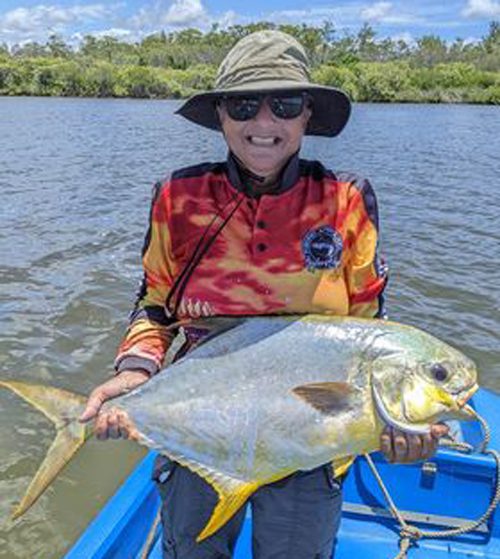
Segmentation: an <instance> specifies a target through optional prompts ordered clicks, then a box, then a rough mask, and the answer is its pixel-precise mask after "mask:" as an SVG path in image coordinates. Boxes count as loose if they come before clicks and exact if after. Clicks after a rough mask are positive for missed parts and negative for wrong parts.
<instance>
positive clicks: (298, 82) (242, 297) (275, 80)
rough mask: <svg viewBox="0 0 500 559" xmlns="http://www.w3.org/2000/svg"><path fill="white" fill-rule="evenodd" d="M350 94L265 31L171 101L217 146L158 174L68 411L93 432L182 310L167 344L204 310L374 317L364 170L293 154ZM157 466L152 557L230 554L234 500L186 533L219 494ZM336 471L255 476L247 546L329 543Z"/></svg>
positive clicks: (332, 125)
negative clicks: (88, 385) (159, 548)
mask: <svg viewBox="0 0 500 559" xmlns="http://www.w3.org/2000/svg"><path fill="white" fill-rule="evenodd" d="M350 111H351V104H350V101H349V99H348V97H347V95H346V94H345V93H344V92H343V91H341V90H339V89H336V88H332V87H324V86H320V85H317V84H314V83H311V81H310V79H309V67H308V62H307V57H306V54H305V51H304V49H303V47H302V46H301V45H300V44H299V43H298V42H297V41H296V40H295V39H294V38H292V37H291V36H289V35H287V34H284V33H281V32H279V31H274V30H272V31H260V32H256V33H253V34H251V35H249V36H247V37H245V38H243V39H241V40H240V41H239V42H238V43H237V44H236V45H235V46H234V47H233V49H232V50H231V51H230V52H229V54H228V55H227V56H226V58H225V59H224V61H223V62H222V64H221V65H220V68H219V72H218V76H217V82H216V88H215V89H214V90H213V91H210V92H206V93H201V94H198V95H195V96H194V97H192V98H191V99H189V100H188V101H186V102H185V103H184V104H183V105H182V106H181V108H180V109H179V110H178V113H179V114H180V115H181V116H183V117H185V118H187V119H189V120H190V121H192V122H194V123H196V124H198V125H201V126H204V127H207V128H209V129H212V130H217V131H219V130H220V131H222V134H223V136H224V139H225V141H226V143H227V145H228V148H229V153H228V157H227V160H226V161H224V162H218V163H202V164H198V165H195V166H192V167H189V168H184V169H181V170H178V171H175V172H174V173H172V175H171V176H170V177H169V179H168V180H166V181H165V182H164V183H162V184H159V185H157V187H156V188H155V192H154V196H153V204H152V209H151V216H150V225H149V230H148V232H147V235H146V240H145V243H144V249H143V264H144V281H143V284H142V288H141V291H140V294H139V297H138V301H137V304H136V307H135V310H134V311H133V314H132V317H131V321H130V325H129V328H128V331H127V333H126V335H125V337H124V340H123V342H122V344H121V346H120V349H119V352H118V356H117V359H116V363H115V365H116V370H117V373H118V374H117V375H116V376H115V377H114V378H112V379H111V380H109V381H107V382H105V383H104V384H102V385H101V386H99V387H97V388H96V389H95V390H94V391H93V392H92V394H91V395H90V398H89V400H88V404H87V408H86V410H85V412H84V414H83V415H82V418H81V419H82V421H88V420H89V419H92V418H95V432H96V434H97V437H98V438H100V439H106V438H108V437H111V438H117V437H121V436H123V437H127V436H128V435H129V431H130V425H129V424H128V421H127V418H126V417H124V415H123V414H120V413H119V412H116V411H114V410H109V411H106V412H102V413H99V410H100V407H101V405H102V404H103V403H104V402H105V401H106V400H108V399H110V398H113V397H115V396H117V395H119V394H122V393H124V392H126V391H128V390H130V389H132V388H135V387H136V386H138V385H140V384H141V383H143V382H147V380H148V379H149V378H150V376H151V375H154V374H155V373H156V372H158V371H159V370H160V368H161V367H162V364H163V360H164V357H165V354H166V352H167V350H168V348H169V347H170V346H171V344H172V341H173V339H174V338H175V335H176V333H177V331H178V327H179V324H182V327H183V330H184V334H185V342H184V344H183V346H182V347H181V349H180V350H179V352H178V354H177V355H183V354H185V353H186V352H187V351H189V348H190V347H192V346H193V345H195V344H196V343H198V342H199V341H200V339H203V337H204V336H206V335H207V334H208V333H209V332H210V326H209V324H210V321H209V320H208V321H207V320H204V321H200V320H199V319H200V318H206V317H211V316H227V315H229V316H239V315H262V314H283V313H284V314H304V313H324V314H332V315H354V316H362V317H371V318H374V317H378V318H382V317H383V313H384V310H383V291H384V287H385V285H386V281H387V271H386V269H385V267H384V266H383V265H381V263H380V261H379V259H378V256H377V243H378V232H377V231H378V214H377V202H376V198H375V195H374V192H373V189H372V187H371V185H370V183H369V181H368V180H366V179H363V178H361V177H358V176H356V175H354V174H346V173H333V172H332V171H330V170H328V169H326V168H325V167H324V166H323V165H322V164H321V163H319V162H317V161H306V160H303V159H300V158H299V150H300V147H301V142H302V139H303V136H304V135H311V136H325V137H334V136H336V135H338V134H339V133H340V132H341V130H342V129H343V128H344V126H345V124H346V123H347V121H348V118H349V115H350ZM445 432H446V428H445V427H442V426H433V431H432V435H429V436H407V435H405V434H403V433H394V432H392V431H390V430H386V431H385V432H384V434H383V435H382V439H381V448H382V450H383V451H384V452H385V454H386V456H387V457H388V459H389V460H392V461H399V462H408V461H414V460H418V459H424V458H426V457H428V456H430V455H432V454H433V452H434V451H435V449H436V443H437V440H438V438H439V436H440V435H442V434H444V433H445ZM165 462H166V463H165V464H163V465H160V466H159V468H158V469H157V472H156V478H157V480H158V483H159V486H160V490H161V494H162V497H163V500H164V505H163V509H162V522H163V531H164V532H163V536H164V537H163V550H164V557H165V558H170V559H171V558H174V557H175V558H178V559H216V558H228V557H231V555H232V551H233V549H234V546H235V542H236V539H237V536H238V533H239V530H240V528H241V525H242V521H243V517H244V514H245V512H244V509H243V510H241V511H240V512H239V513H237V514H236V515H235V516H234V517H233V518H232V519H231V520H230V521H229V522H228V523H227V524H226V525H225V526H224V527H223V528H221V529H220V530H219V531H218V532H217V533H215V534H214V535H213V536H211V537H209V538H208V539H206V540H204V541H203V542H201V543H196V541H195V538H196V536H197V535H198V533H199V532H200V531H201V530H202V528H203V527H204V526H205V524H206V522H207V520H208V518H209V517H210V515H211V512H212V510H213V508H214V506H215V503H216V501H217V495H216V494H215V491H214V490H213V489H212V488H211V487H210V486H209V485H208V484H206V483H205V482H204V481H203V480H202V479H201V478H199V477H198V476H196V475H195V474H193V473H192V472H190V471H189V470H187V469H185V468H183V467H181V466H180V465H178V464H172V463H170V462H168V461H165ZM341 485H342V480H341V479H338V478H337V477H335V474H334V472H333V469H332V465H331V464H326V465H324V466H321V467H319V468H316V469H315V470H312V471H309V472H297V473H296V474H294V475H292V476H290V477H288V478H286V479H284V480H281V481H279V482H276V483H274V484H270V485H268V486H265V487H262V488H261V489H259V490H258V491H257V492H256V493H255V494H254V495H253V496H252V497H251V499H250V501H251V504H252V522H253V543H252V546H253V557H254V558H255V559H267V558H275V559H276V558H285V557H287V558H288V557H293V558H294V559H313V558H315V559H325V558H328V557H331V555H332V548H333V542H334V538H335V535H336V532H337V528H338V525H339V521H340V510H341V501H342V498H341Z"/></svg>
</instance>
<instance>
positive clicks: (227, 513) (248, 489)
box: [196, 482, 259, 542]
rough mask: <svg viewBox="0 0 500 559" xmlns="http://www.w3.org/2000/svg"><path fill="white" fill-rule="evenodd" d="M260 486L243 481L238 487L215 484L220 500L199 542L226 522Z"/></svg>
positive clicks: (199, 535) (198, 538) (200, 534)
mask: <svg viewBox="0 0 500 559" xmlns="http://www.w3.org/2000/svg"><path fill="white" fill-rule="evenodd" d="M258 488H259V483H255V482H254V483H241V484H238V486H237V487H234V488H231V490H229V491H228V489H229V487H226V488H222V487H220V486H219V487H217V486H215V489H216V490H217V492H218V493H219V502H218V503H217V505H216V506H215V508H214V510H213V512H212V516H211V517H210V519H209V521H208V522H207V525H206V526H205V528H203V530H202V531H201V532H200V533H199V534H198V537H197V538H196V541H197V542H201V541H203V540H204V539H206V538H208V537H209V536H211V535H212V534H214V533H215V532H217V530H219V528H222V526H224V524H226V522H227V521H228V520H229V519H230V518H231V517H232V516H233V515H234V514H235V513H236V512H237V511H238V510H239V509H240V508H241V507H242V506H243V505H244V504H245V502H246V501H247V499H248V498H249V497H250V495H252V493H254V492H255V491H256V490H257V489H258Z"/></svg>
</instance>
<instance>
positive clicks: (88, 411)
mask: <svg viewBox="0 0 500 559" xmlns="http://www.w3.org/2000/svg"><path fill="white" fill-rule="evenodd" d="M105 401H106V397H105V393H104V391H103V390H102V389H101V388H96V389H95V390H94V391H93V392H92V393H91V394H90V396H89V399H88V401H87V407H86V408H85V410H84V411H83V413H82V415H81V416H80V417H79V419H78V420H79V421H80V422H81V423H85V422H86V421H89V419H92V418H93V417H95V416H96V415H97V414H98V412H99V410H100V409H101V406H102V405H103V403H104V402H105Z"/></svg>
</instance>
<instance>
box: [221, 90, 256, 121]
mask: <svg viewBox="0 0 500 559" xmlns="http://www.w3.org/2000/svg"><path fill="white" fill-rule="evenodd" d="M261 103H262V100H261V98H259V97H257V96H254V97H237V96H235V97H225V98H224V105H225V107H226V110H227V113H228V115H229V116H230V117H231V118H232V119H233V120H250V119H251V118H253V117H254V116H255V115H256V114H257V113H258V112H259V109H260V105H261Z"/></svg>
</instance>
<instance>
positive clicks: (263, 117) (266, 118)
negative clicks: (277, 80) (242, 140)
mask: <svg viewBox="0 0 500 559" xmlns="http://www.w3.org/2000/svg"><path fill="white" fill-rule="evenodd" d="M254 120H255V121H256V122H259V123H262V124H265V123H267V122H275V121H276V117H275V116H274V114H273V112H272V111H271V108H270V107H269V97H265V98H264V100H263V102H262V104H261V106H260V108H259V112H258V113H257V114H256V115H255V116H254Z"/></svg>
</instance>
